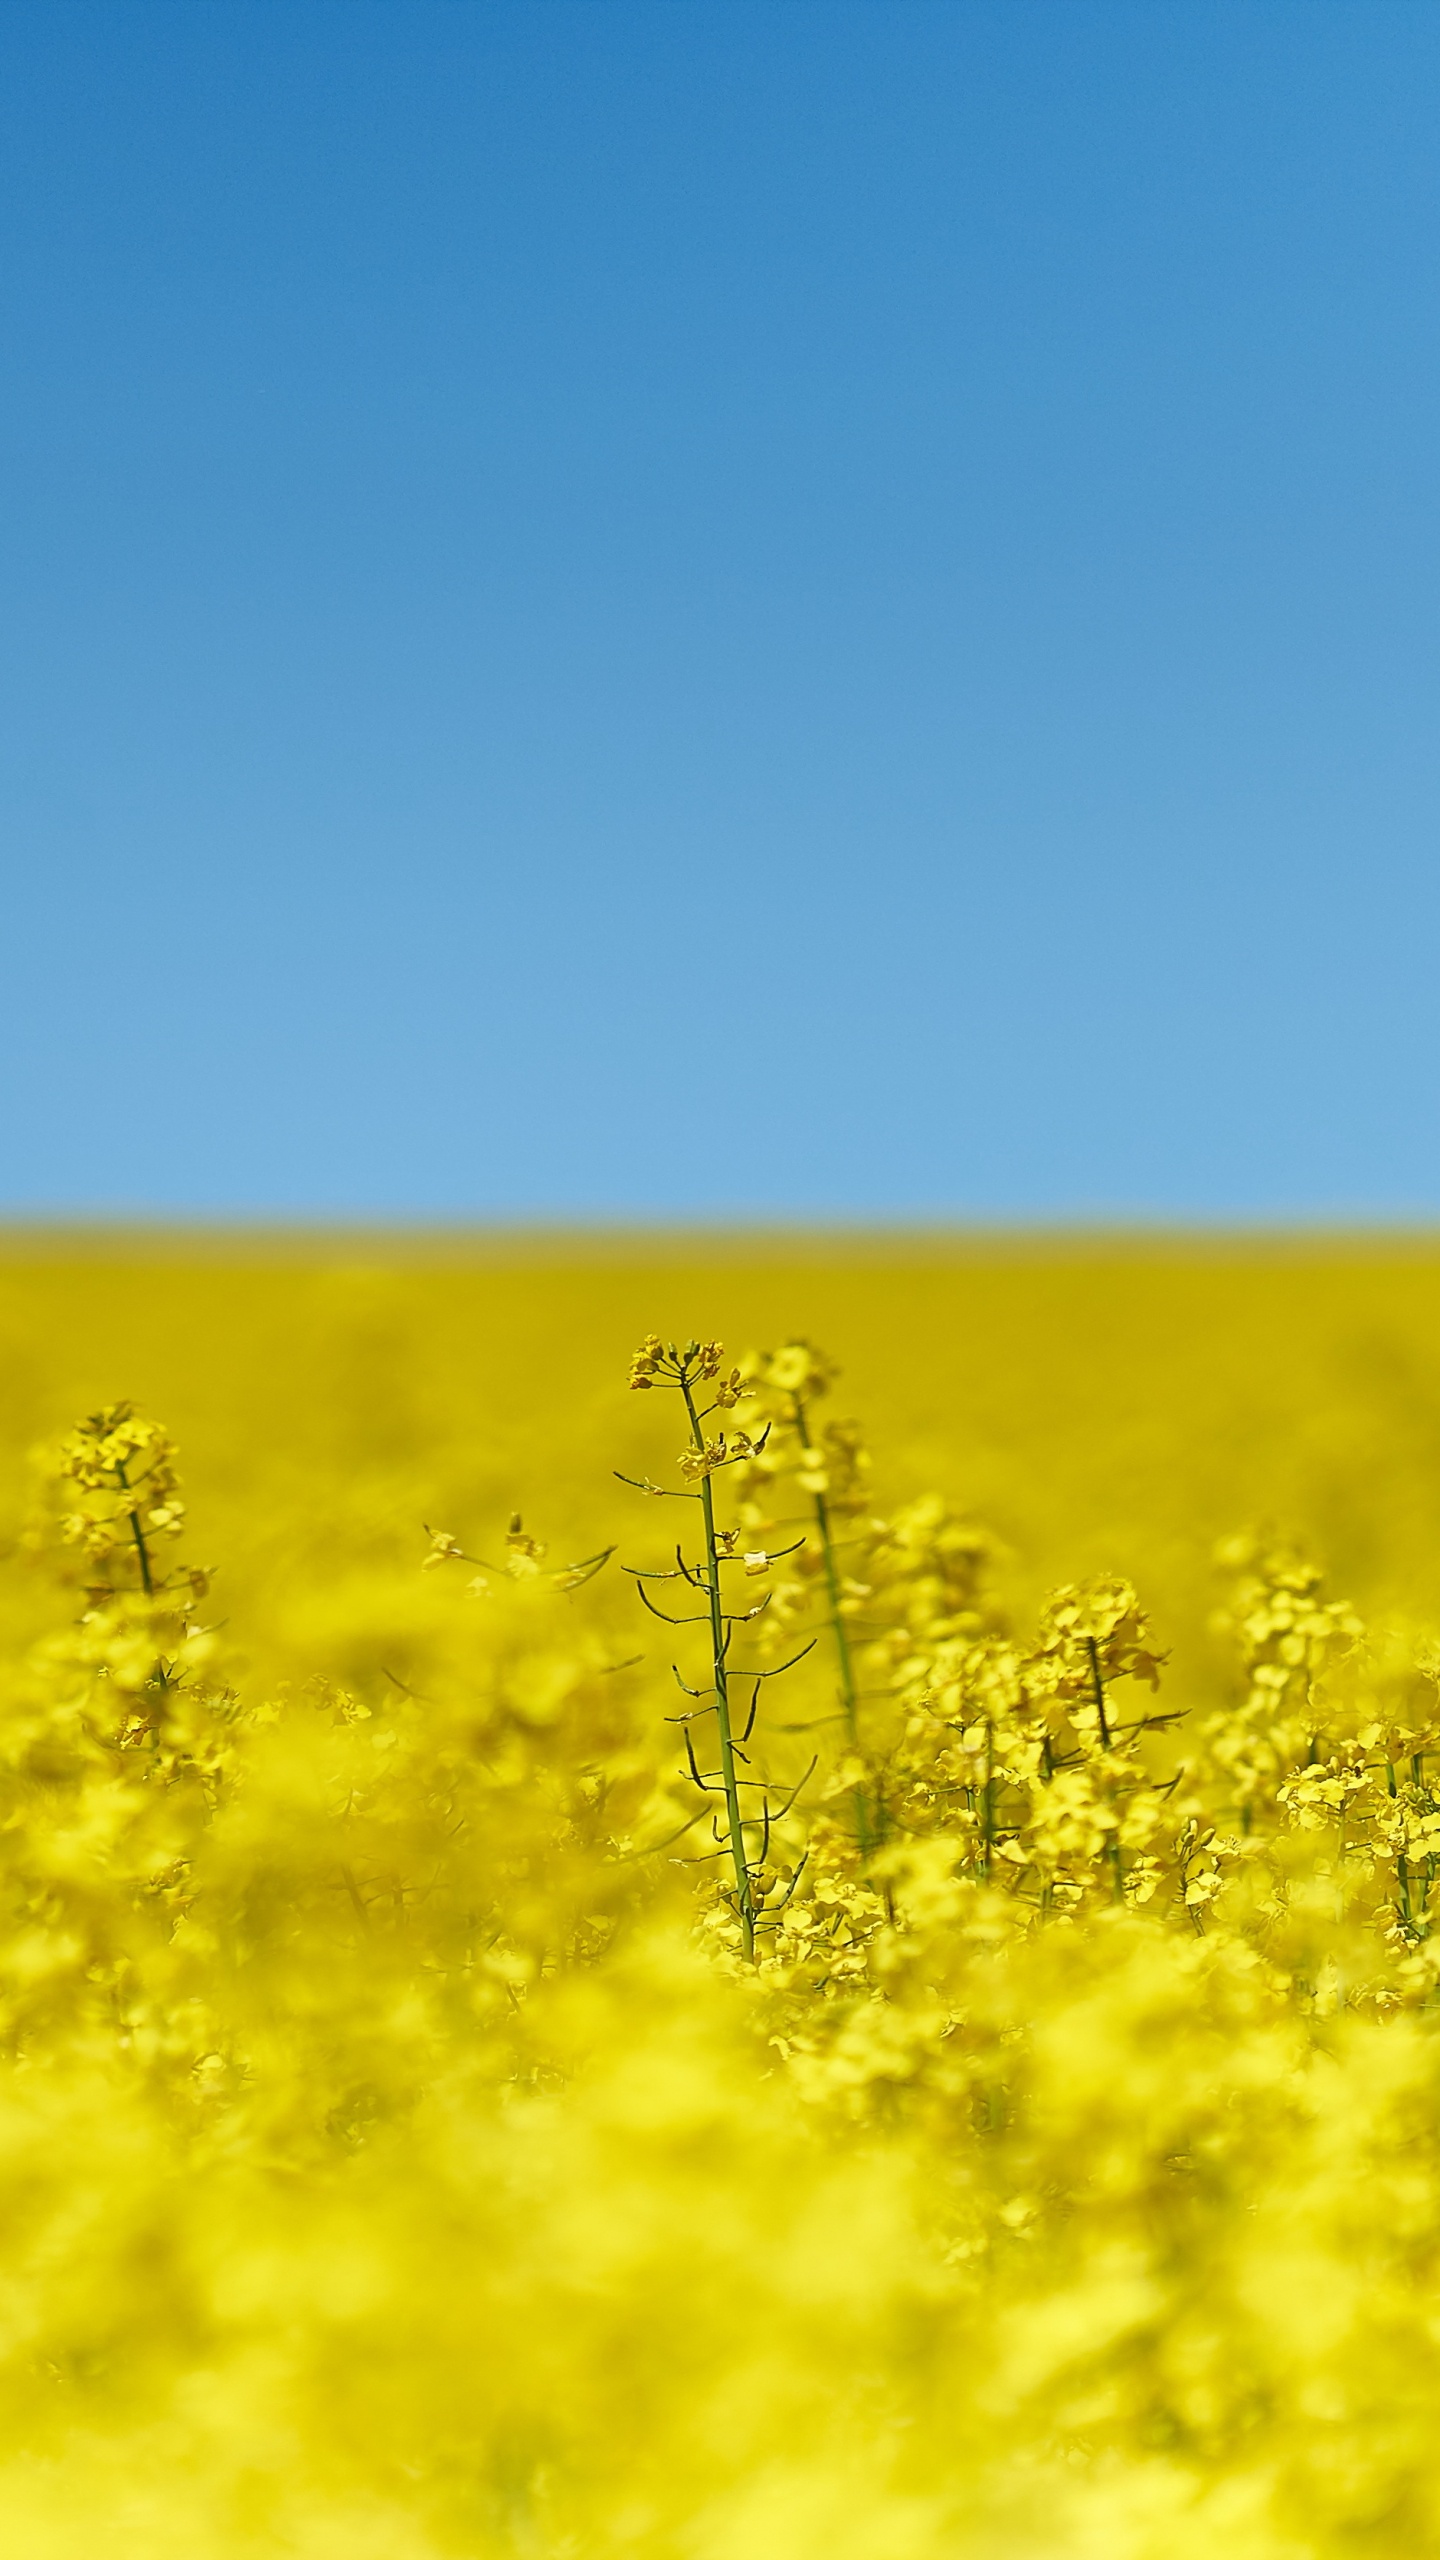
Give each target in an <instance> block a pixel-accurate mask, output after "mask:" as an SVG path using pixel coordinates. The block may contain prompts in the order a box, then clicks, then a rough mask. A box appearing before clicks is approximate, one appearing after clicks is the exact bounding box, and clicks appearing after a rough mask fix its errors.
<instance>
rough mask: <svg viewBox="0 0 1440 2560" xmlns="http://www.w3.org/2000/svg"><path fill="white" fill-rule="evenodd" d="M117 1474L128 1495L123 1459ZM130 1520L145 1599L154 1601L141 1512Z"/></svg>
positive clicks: (148, 1555)
mask: <svg viewBox="0 0 1440 2560" xmlns="http://www.w3.org/2000/svg"><path fill="white" fill-rule="evenodd" d="M115 1472H116V1474H117V1475H118V1477H119V1479H120V1484H121V1489H122V1491H124V1492H125V1493H128V1492H129V1490H130V1486H129V1481H128V1479H127V1477H126V1474H125V1462H124V1460H123V1459H122V1460H121V1462H120V1464H119V1466H117V1468H116V1470H115ZM129 1518H130V1535H131V1537H132V1538H133V1539H134V1541H135V1553H136V1554H137V1556H138V1557H139V1559H140V1581H141V1586H142V1588H143V1590H144V1593H145V1597H146V1599H147V1600H153V1598H154V1596H155V1583H154V1578H153V1576H152V1574H151V1571H150V1550H149V1548H148V1547H147V1546H146V1544H145V1532H144V1530H143V1529H142V1528H141V1526H140V1514H139V1512H138V1511H132V1512H131V1513H130V1515H129Z"/></svg>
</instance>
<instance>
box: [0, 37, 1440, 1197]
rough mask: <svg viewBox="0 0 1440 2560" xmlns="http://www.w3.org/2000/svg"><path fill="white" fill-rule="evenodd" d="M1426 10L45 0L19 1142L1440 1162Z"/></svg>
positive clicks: (609, 1174) (485, 1161)
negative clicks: (171, 2) (203, 3)
mask: <svg viewBox="0 0 1440 2560" xmlns="http://www.w3.org/2000/svg"><path fill="white" fill-rule="evenodd" d="M1437 286H1440V8H1437V7H1436V6H1435V5H1434V0H1423V5H1397V0H1338V5H1337V0H1283V4H1282V5H1277V4H1276V0H1215V5H1209V4H1208V0H1138V5H1119V4H1118V0H940V5H932V0H658V5H632V4H631V0H335V5H330V0H205V5H197V0H177V4H176V5H169V0H166V4H165V5H153V4H152V0H81V5H75V0H5V4H4V5H0V328H3V364H0V651H3V668H0V724H3V735H0V824H3V833H4V844H5V854H4V871H5V880H6V886H5V889H4V904H3V910H0V912H3V916H4V921H5V930H4V937H3V949H4V981H3V1001H0V1075H3V1087H4V1094H3V1100H4V1109H3V1122H0V1204H3V1205H4V1206H5V1207H6V1208H8V1209H9V1211H10V1212H12V1213H14V1214H39V1213H47V1212H55V1211H64V1212H77V1213H94V1212H103V1213H112V1212H113V1213H122V1212H136V1211H139V1212H153V1213H161V1214H163V1213H170V1212H188V1213H195V1214H210V1213H215V1212H225V1213H237V1214H245V1213H277V1212H278V1213H282V1214H286V1215H303V1214H305V1213H307V1212H315V1213H321V1214H326V1215H342V1216H344V1215H358V1216H364V1215H369V1214H374V1213H385V1214H396V1215H405V1216H415V1217H421V1218H425V1217H433V1216H445V1217H464V1216H472V1215H473V1216H483V1217H496V1216H499V1217H521V1218H524V1217H532V1216H537V1215H539V1216H554V1217H563V1216H566V1215H569V1214H575V1215H581V1216H584V1217H587V1218H593V1217H605V1216H613V1217H617V1218H623V1217H626V1216H653V1215H656V1214H662V1215H663V1214H673V1215H676V1216H682V1217H688V1216H694V1215H696V1214H704V1215H715V1216H723V1215H728V1214H735V1213H740V1214H743V1213H757V1214H760V1215H764V1216H774V1217H782V1218H783V1217H786V1216H809V1215H816V1216H829V1217H840V1218H848V1217H868V1216H875V1217H900V1218H907V1217H922V1218H943V1217H952V1216H954V1217H963V1218H984V1217H997V1218H1006V1217H1015V1216H1026V1217H1030V1216H1033V1217H1052V1216H1053V1217H1075V1216H1092V1215H1093V1216H1116V1215H1118V1216H1122V1217H1123V1216H1137V1217H1160V1218H1166V1217H1172V1216H1195V1217H1225V1216H1243V1217H1257V1216H1258V1217H1266V1216H1279V1217H1288V1216H1292V1215H1299V1216H1316V1217H1322V1218H1324V1217H1334V1216H1348V1215H1356V1216H1372V1217H1391V1216H1393V1217H1400V1218H1404V1217H1412V1216H1424V1215H1429V1214H1436V1213H1440V1143H1437V1141H1440V1110H1437V1102H1440V988H1437V977H1440V969H1437V960H1440V933H1437V926H1440V865H1437V853H1440V726H1437V708H1440V701H1437V674H1440V665H1437V660H1440V648H1437V642H1440V575H1437V571H1440V560H1437V553H1440V292H1437Z"/></svg>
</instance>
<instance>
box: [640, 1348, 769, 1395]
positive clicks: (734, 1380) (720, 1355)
mask: <svg viewBox="0 0 1440 2560" xmlns="http://www.w3.org/2000/svg"><path fill="white" fill-rule="evenodd" d="M724 1358H725V1345H724V1343H723V1342H686V1343H683V1344H680V1343H674V1342H662V1341H661V1339H660V1336H659V1334H658V1333H647V1334H646V1336H645V1339H644V1341H643V1342H642V1343H641V1345H640V1348H639V1350H638V1351H637V1352H635V1353H634V1354H633V1356H632V1358H631V1362H630V1385H631V1386H632V1388H647V1387H653V1386H655V1385H656V1384H657V1383H661V1382H663V1383H664V1384H665V1385H667V1386H672V1387H692V1386H708V1385H709V1384H710V1383H711V1381H712V1380H713V1381H714V1382H715V1402H716V1404H717V1405H719V1406H721V1407H722V1408H723V1409H725V1410H728V1409H729V1408H730V1407H731V1406H732V1405H737V1404H738V1403H739V1402H740V1399H741V1397H742V1396H748V1395H750V1394H751V1393H752V1392H753V1390H752V1388H751V1386H750V1383H749V1381H748V1379H747V1378H746V1377H745V1375H744V1372H743V1371H742V1370H741V1369H739V1368H732V1369H731V1370H730V1371H729V1373H728V1374H727V1375H725V1376H722V1375H721V1370H722V1365H723V1362H724Z"/></svg>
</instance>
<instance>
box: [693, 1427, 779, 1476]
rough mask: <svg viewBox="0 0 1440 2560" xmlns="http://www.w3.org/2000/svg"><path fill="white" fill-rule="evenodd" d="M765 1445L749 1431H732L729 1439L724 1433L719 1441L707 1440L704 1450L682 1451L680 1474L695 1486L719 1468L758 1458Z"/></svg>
mask: <svg viewBox="0 0 1440 2560" xmlns="http://www.w3.org/2000/svg"><path fill="white" fill-rule="evenodd" d="M763 1445H764V1443H763V1440H752V1439H751V1437H750V1434H749V1432H748V1431H732V1432H731V1434H730V1436H729V1438H728V1439H727V1438H726V1436H725V1433H724V1432H723V1431H722V1432H721V1434H720V1436H719V1438H718V1440H707V1441H706V1443H705V1446H704V1448H703V1449H682V1450H681V1452H680V1459H679V1466H680V1473H681V1474H682V1476H688V1477H689V1478H690V1481H691V1482H692V1484H693V1483H694V1482H695V1481H696V1480H697V1478H699V1477H700V1476H713V1475H714V1473H715V1471H716V1469H717V1467H734V1466H738V1465H739V1464H740V1462H741V1460H742V1459H744V1458H753V1457H756V1456H757V1455H758V1453H759V1451H760V1449H761V1448H762V1447H763Z"/></svg>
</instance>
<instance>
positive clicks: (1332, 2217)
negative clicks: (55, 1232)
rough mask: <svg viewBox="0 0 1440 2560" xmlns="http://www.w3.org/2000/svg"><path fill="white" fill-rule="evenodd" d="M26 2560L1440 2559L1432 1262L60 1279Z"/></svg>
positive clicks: (1026, 1254) (157, 1261)
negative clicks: (290, 2556)
mask: <svg viewBox="0 0 1440 2560" xmlns="http://www.w3.org/2000/svg"><path fill="white" fill-rule="evenodd" d="M0 1396H3V1416H4V1426H3V1428H4V1446H3V1451H0V1544H3V1550H4V1555H3V1568H0V1658H3V1668H0V1681H3V1692H0V1825H3V1863H0V2235H3V2236H0V2369H3V2389H0V2541H3V2545H4V2548H5V2549H7V2550H13V2551H15V2552H17V2553H20V2552H23V2553H24V2554H25V2555H26V2560H30V2555H32V2554H33V2555H35V2560H49V2555H52V2554H53V2555H55V2556H56V2560H68V2555H70V2554H72V2553H76V2552H80V2551H82V2550H83V2551H86V2552H87V2553H88V2552H89V2551H91V2550H94V2549H101V2550H104V2551H105V2552H106V2553H107V2554H108V2553H111V2552H113V2553H116V2554H119V2555H122V2560H124V2555H136V2560H139V2555H145V2560H151V2555H154V2560H168V2555H171V2554H175V2555H179V2554H181V2553H183V2554H185V2555H186V2560H242V2555H244V2556H245V2560H248V2555H256V2560H258V2555H261V2554H271V2553H294V2554H297V2555H303V2556H304V2560H332V2555H333V2560H342V2555H343V2560H440V2555H448V2554H463V2555H474V2560H489V2555H492V2554H493V2555H501V2554H524V2555H534V2556H535V2560H603V2555H607V2554H612V2553H613V2554H634V2555H637V2560H652V2556H653V2560H742V2555H744V2560H752V2555H755V2554H758V2553H764V2554H767V2555H777V2560H822V2556H823V2560H941V2555H943V2556H944V2560H951V2555H959V2560H966V2555H971V2554H973V2555H976V2560H980V2556H981V2555H983V2556H984V2560H989V2556H990V2555H992V2554H993V2555H995V2560H1001V2555H1005V2560H1015V2555H1026V2554H1033V2555H1036V2560H1040V2555H1044V2560H1072V2555H1073V2560H1112V2556H1113V2560H1172V2555H1175V2556H1176V2560H1189V2555H1195V2556H1196V2560H1198V2555H1200V2554H1202V2553H1204V2554H1206V2555H1207V2556H1208V2555H1209V2554H1210V2553H1211V2552H1213V2550H1214V2548H1215V2547H1216V2542H1217V2537H1222V2536H1223V2538H1224V2547H1225V2549H1226V2550H1227V2552H1228V2553H1229V2554H1231V2555H1233V2560H1303V2556H1304V2555H1312V2554H1313V2555H1316V2560H1321V2556H1322V2555H1323V2560H1329V2555H1332V2554H1333V2555H1341V2554H1346V2555H1348V2554H1357V2555H1359V2554H1370V2553H1376V2554H1378V2553H1380V2552H1382V2551H1384V2552H1385V2553H1387V2554H1388V2553H1390V2552H1392V2551H1393V2550H1395V2549H1396V2548H1400V2547H1403V2548H1405V2549H1408V2550H1411V2551H1415V2552H1421V2553H1423V2552H1428V2551H1431V2550H1434V2549H1436V2548H1440V2474H1437V2471H1436V2467H1435V2464H1434V2460H1433V2438H1434V2410H1435V2407H1436V2405H1437V2402H1440V1927H1437V1926H1436V1922H1437V1920H1440V1563H1437V1559H1440V1251H1437V1250H1436V1249H1434V1248H1432V1247H1429V1246H1425V1245H1418V1244H1417V1245H1415V1246H1412V1247H1402V1246H1398V1245H1397V1246H1393V1247H1384V1246H1381V1245H1378V1244H1377V1245H1374V1246H1371V1247H1366V1248H1363V1249H1362V1248H1361V1247H1358V1246H1351V1247H1345V1246H1341V1245H1335V1246H1331V1247H1322V1246H1319V1245H1316V1246H1313V1247H1308V1248H1304V1249H1302V1248H1300V1247H1292V1248H1288V1249H1282V1248H1279V1247H1273V1248H1265V1247H1262V1246H1260V1245H1255V1246H1253V1247H1248V1248H1247V1247H1242V1246H1239V1245H1233V1246H1222V1245H1219V1244H1216V1245H1213V1246H1209V1247H1203V1248H1202V1247H1199V1246H1195V1247H1189V1248H1181V1247H1179V1246H1176V1247H1173V1248H1172V1247H1162V1246H1159V1245H1156V1246H1153V1247H1145V1248H1142V1247H1140V1246H1129V1247H1121V1246H1115V1247H1113V1248H1110V1247H1106V1246H1104V1245H1102V1244H1099V1243H1097V1244H1094V1245H1091V1246H1078V1245H1077V1246H1072V1247H1066V1248H1061V1247H1059V1246H1056V1247H1051V1248H1046V1247H1043V1246H1039V1245H1033V1246H1029V1247H1024V1248H1022V1247H1020V1246H1011V1247H1007V1246H1005V1245H1004V1244H1002V1243H999V1242H997V1243H995V1244H994V1245H992V1246H988V1247H985V1248H981V1247H978V1246H977V1247H974V1248H972V1249H969V1250H963V1251H962V1250H961V1249H960V1248H959V1247H955V1246H946V1245H944V1244H941V1243H938V1242H936V1243H930V1244H924V1243H917V1244H915V1245H914V1246H912V1247H909V1248H902V1247H900V1246H898V1245H895V1246H889V1247H884V1248H882V1247H881V1246H879V1245H876V1244H870V1245H859V1244H857V1245H856V1246H854V1247H853V1248H851V1249H848V1250H847V1249H846V1248H844V1247H843V1246H841V1245H838V1244H837V1245H835V1246H833V1247H830V1248H828V1249H823V1250H822V1249H821V1248H820V1247H819V1246H818V1245H814V1244H809V1245H807V1244H804V1243H796V1244H794V1245H790V1246H786V1245H784V1244H782V1243H775V1242H772V1243H769V1244H766V1245H764V1246H763V1247H762V1246H755V1247H752V1248H744V1247H742V1246H740V1245H738V1244H737V1245H733V1246H725V1247H721V1246H710V1245H707V1246H704V1247H701V1246H699V1245H695V1246H692V1247H686V1246H685V1245H684V1244H683V1243H678V1242H671V1243H669V1244H665V1245H663V1246H662V1245H657V1246H654V1247H653V1248H642V1247H640V1246H638V1245H637V1246H635V1247H633V1248H626V1247H624V1246H622V1245H620V1244H616V1245H614V1246H613V1247H602V1246H599V1245H591V1246H588V1247H579V1246H577V1247H575V1248H573V1249H570V1250H565V1251H562V1250H561V1249H560V1248H559V1247H558V1246H551V1247H548V1248H547V1247H544V1246H543V1245H539V1244H537V1245H535V1246H533V1247H531V1248H529V1249H526V1248H524V1247H522V1246H521V1245H519V1244H516V1245H515V1246H513V1247H512V1248H509V1249H507V1250H501V1249H500V1248H498V1247H495V1248H492V1249H489V1250H488V1251H484V1252H482V1251H481V1250H479V1249H478V1248H476V1249H473V1250H469V1251H462V1250H461V1249H460V1248H459V1247H449V1248H441V1247H438V1246H437V1247H436V1248H435V1249H434V1250H433V1251H429V1252H427V1251H425V1250H423V1249H422V1248H421V1247H419V1246H418V1245H417V1246H415V1247H412V1248H410V1249H408V1250H402V1249H400V1248H399V1247H391V1248H382V1247H381V1246H378V1245H375V1244H371V1245H368V1246H366V1245H356V1246H354V1247H353V1248H352V1247H341V1246H338V1245H337V1246H332V1247H326V1248H324V1249H322V1248H321V1247H319V1246H315V1247H313V1248H305V1247H302V1246H300V1245H291V1246H281V1245H276V1246H275V1247H274V1248H273V1249H269V1250H266V1249H264V1248H263V1247H261V1246H260V1245H259V1244H256V1245H254V1246H252V1247H251V1248H249V1249H248V1250H247V1251H246V1252H244V1253H242V1252H241V1251H240V1250H239V1249H238V1248H231V1249H229V1250H222V1249H221V1248H220V1247H218V1246H217V1247H215V1248H213V1249H211V1250H209V1251H202V1250H201V1249H200V1248H198V1247H194V1246H192V1247H189V1248H185V1249H182V1248H181V1247H179V1246H178V1245H177V1246H174V1247H171V1248H166V1247H164V1246H163V1245H161V1244H157V1243H154V1242H151V1243H148V1244H147V1243H145V1242H144V1241H143V1240H142V1241H139V1242H135V1243H132V1244H130V1245H128V1246H126V1245H124V1244H122V1243H121V1242H118V1241H112V1242H110V1243H108V1244H107V1243H105V1242H103V1241H100V1242H95V1243H93V1244H91V1245H90V1246H89V1247H88V1248H82V1247H81V1246H80V1245H77V1244H73V1243H72V1244H70V1245H68V1246H64V1247H62V1246H60V1245H53V1246H48V1247H47V1245H46V1244H45V1242H44V1240H43V1239H33V1240H30V1241H28V1242H26V1241H24V1240H20V1241H14V1242H12V1244H11V1245H10V1247H9V1248H8V1249H7V1251H6V1253H5V1255H4V1257H3V1259H0Z"/></svg>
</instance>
